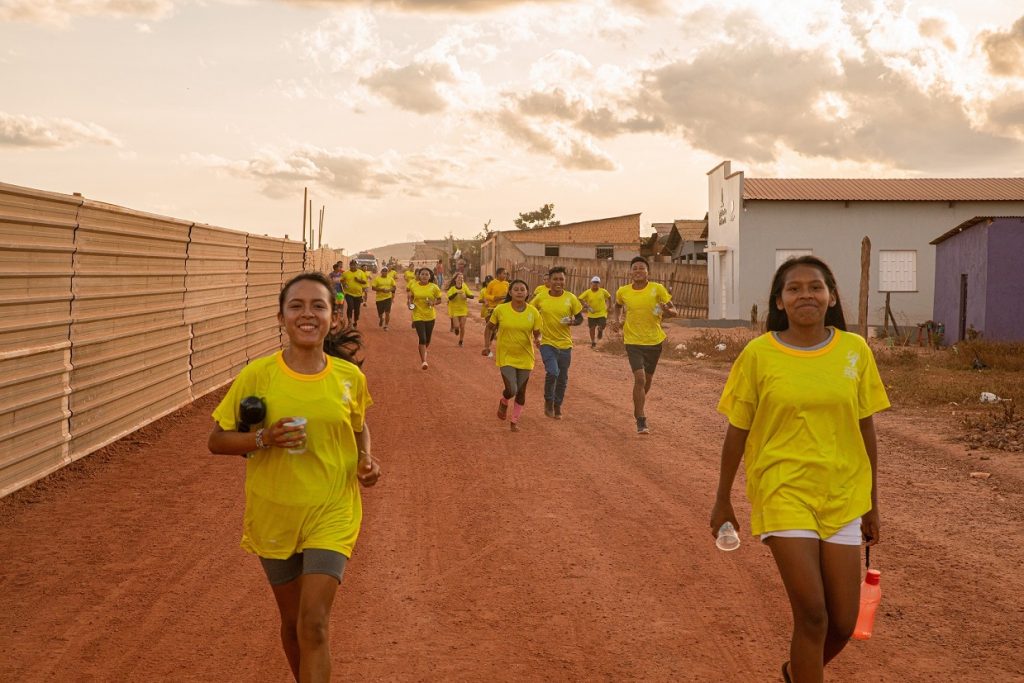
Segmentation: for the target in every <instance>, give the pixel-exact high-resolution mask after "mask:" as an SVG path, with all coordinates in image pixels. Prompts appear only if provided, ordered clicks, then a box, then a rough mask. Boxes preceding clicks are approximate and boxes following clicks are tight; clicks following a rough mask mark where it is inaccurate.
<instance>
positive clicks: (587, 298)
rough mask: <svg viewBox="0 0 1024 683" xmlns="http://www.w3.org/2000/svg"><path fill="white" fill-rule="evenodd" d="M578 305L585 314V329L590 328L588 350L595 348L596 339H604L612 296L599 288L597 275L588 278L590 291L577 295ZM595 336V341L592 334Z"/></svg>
mask: <svg viewBox="0 0 1024 683" xmlns="http://www.w3.org/2000/svg"><path fill="white" fill-rule="evenodd" d="M578 298H579V300H580V303H582V304H583V310H584V311H585V312H586V314H587V327H589V328H590V348H592V349H596V348H597V339H601V338H602V337H604V327H605V325H607V324H608V305H609V304H610V303H611V300H612V295H611V292H609V291H608V290H607V289H605V288H604V287H602V286H601V278H599V277H598V276H597V275H595V276H594V277H592V278H590V289H588V290H586V291H584V292H583V293H582V294H580V295H579V297H578ZM595 333H596V334H597V339H595V338H594V334H595Z"/></svg>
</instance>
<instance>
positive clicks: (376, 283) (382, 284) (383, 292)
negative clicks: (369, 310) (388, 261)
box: [370, 273, 395, 301]
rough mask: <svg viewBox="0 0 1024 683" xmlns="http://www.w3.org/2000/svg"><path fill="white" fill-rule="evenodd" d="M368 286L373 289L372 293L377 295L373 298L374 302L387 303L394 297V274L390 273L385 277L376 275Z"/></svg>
mask: <svg viewBox="0 0 1024 683" xmlns="http://www.w3.org/2000/svg"><path fill="white" fill-rule="evenodd" d="M370 286H371V287H372V288H373V291H374V292H376V293H377V296H376V298H375V300H376V301H387V300H388V299H390V298H391V297H392V296H393V295H394V292H393V291H392V288H393V287H395V274H394V273H390V274H389V275H388V276H387V277H384V276H382V275H378V276H377V277H375V278H373V282H372V283H370Z"/></svg>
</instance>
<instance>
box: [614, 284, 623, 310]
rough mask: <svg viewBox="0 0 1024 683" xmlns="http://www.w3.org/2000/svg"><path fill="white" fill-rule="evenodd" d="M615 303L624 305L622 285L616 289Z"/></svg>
mask: <svg viewBox="0 0 1024 683" xmlns="http://www.w3.org/2000/svg"><path fill="white" fill-rule="evenodd" d="M615 303H617V304H618V305H619V306H622V305H623V300H622V287H619V288H618V289H616V290H615Z"/></svg>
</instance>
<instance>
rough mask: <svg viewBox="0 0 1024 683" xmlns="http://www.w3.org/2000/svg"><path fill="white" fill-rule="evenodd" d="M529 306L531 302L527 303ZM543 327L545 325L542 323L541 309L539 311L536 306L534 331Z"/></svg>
mask: <svg viewBox="0 0 1024 683" xmlns="http://www.w3.org/2000/svg"><path fill="white" fill-rule="evenodd" d="M527 306H529V304H527ZM542 327H543V325H542V324H541V320H540V311H538V310H537V309H536V308H534V309H533V331H534V332H537V331H539V330H540V329H541V328H542Z"/></svg>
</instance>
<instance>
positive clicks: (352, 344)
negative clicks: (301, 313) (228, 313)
mask: <svg viewBox="0 0 1024 683" xmlns="http://www.w3.org/2000/svg"><path fill="white" fill-rule="evenodd" d="M303 280H309V281H310V282H317V283H319V284H321V285H323V287H324V289H326V290H327V300H328V301H330V302H332V303H331V313H332V317H333V314H334V313H335V312H336V311H337V310H338V309H339V308H340V306H338V304H337V302H336V301H335V297H334V287H333V286H332V285H331V281H330V280H328V279H327V276H326V275H324V274H323V273H321V272H319V271H315V270H307V271H304V272H302V273H299V274H298V275H296V276H295V277H293V278H292V279H290V280H288V282H286V283H285V284H284V287H282V288H281V293H280V294H278V296H277V310H278V312H279V313H282V314H283V313H284V301H285V298H286V297H287V296H288V289H289V288H290V287H291V286H292V285H294V284H295V283H296V282H302V281H303ZM362 348H363V338H362V336H361V335H360V334H359V331H358V330H353V329H352V328H351V327H345V328H342V329H341V331H339V332H338V333H337V334H335V335H331V333H330V331H328V333H327V336H326V337H324V353H326V354H327V355H328V356H334V357H335V358H341V359H342V360H347V361H348V362H349V363H353V364H355V365H362V364H363V361H362V360H361V359H360V360H357V358H356V354H358V353H359V351H360V350H362Z"/></svg>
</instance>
